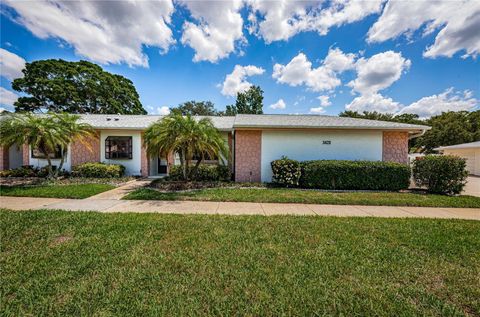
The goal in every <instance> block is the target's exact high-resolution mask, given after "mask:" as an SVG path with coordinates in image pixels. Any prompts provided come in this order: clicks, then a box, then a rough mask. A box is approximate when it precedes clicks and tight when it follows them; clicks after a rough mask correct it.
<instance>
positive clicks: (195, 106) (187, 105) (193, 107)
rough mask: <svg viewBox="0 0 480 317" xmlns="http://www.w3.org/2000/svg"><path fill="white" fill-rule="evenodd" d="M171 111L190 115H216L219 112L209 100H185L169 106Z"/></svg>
mask: <svg viewBox="0 0 480 317" xmlns="http://www.w3.org/2000/svg"><path fill="white" fill-rule="evenodd" d="M170 111H171V112H172V113H178V114H181V115H184V116H186V115H191V116H216V115H219V112H218V111H217V110H216V109H215V105H214V104H213V102H211V101H194V100H192V101H187V102H184V103H182V104H180V105H178V107H176V108H170Z"/></svg>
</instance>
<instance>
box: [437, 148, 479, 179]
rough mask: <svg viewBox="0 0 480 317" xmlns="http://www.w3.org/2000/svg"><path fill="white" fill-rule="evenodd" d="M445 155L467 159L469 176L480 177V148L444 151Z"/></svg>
mask: <svg viewBox="0 0 480 317" xmlns="http://www.w3.org/2000/svg"><path fill="white" fill-rule="evenodd" d="M443 154H445V155H457V156H460V157H463V158H465V159H467V170H468V173H469V174H473V175H477V176H480V148H477V149H445V150H444V151H443Z"/></svg>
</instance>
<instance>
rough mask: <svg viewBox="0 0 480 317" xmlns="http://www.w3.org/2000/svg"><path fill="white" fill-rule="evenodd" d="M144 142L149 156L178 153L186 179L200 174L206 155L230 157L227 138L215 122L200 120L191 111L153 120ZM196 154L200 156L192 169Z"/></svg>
mask: <svg viewBox="0 0 480 317" xmlns="http://www.w3.org/2000/svg"><path fill="white" fill-rule="evenodd" d="M144 144H145V147H146V148H147V155H148V156H149V157H155V156H157V155H159V154H160V155H163V156H167V155H168V153H177V154H178V155H179V158H180V165H181V167H182V172H183V178H184V179H185V180H189V179H190V178H191V177H192V176H193V175H195V174H196V173H197V171H198V167H199V165H200V163H201V162H202V160H203V158H204V157H220V156H224V157H228V148H227V145H226V144H225V140H224V139H223V137H222V135H221V134H220V132H219V131H218V130H217V129H216V128H215V127H214V125H213V123H212V121H211V120H210V119H209V118H203V119H201V120H196V119H195V118H194V117H192V116H191V115H189V114H187V115H186V116H183V115H182V114H179V113H173V114H170V115H169V116H167V117H164V118H163V119H161V120H159V121H157V122H155V123H153V124H152V125H151V126H150V127H148V128H147V130H146V131H145V133H144ZM194 156H199V157H200V159H198V160H197V162H196V164H195V166H194V167H193V168H191V169H190V164H191V161H192V160H193V157H194Z"/></svg>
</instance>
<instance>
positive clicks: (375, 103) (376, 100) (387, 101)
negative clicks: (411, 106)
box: [345, 93, 402, 113]
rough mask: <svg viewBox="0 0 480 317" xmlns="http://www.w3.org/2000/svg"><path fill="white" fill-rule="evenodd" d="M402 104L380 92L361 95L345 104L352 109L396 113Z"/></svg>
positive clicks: (348, 108) (346, 107) (347, 108)
mask: <svg viewBox="0 0 480 317" xmlns="http://www.w3.org/2000/svg"><path fill="white" fill-rule="evenodd" d="M401 106H402V105H401V104H400V103H399V102H396V101H393V99H392V98H388V97H384V96H382V95H381V94H379V93H372V94H367V95H361V96H358V97H356V98H354V99H353V100H352V102H350V103H349V104H347V105H346V106H345V109H346V110H350V111H357V112H363V111H377V112H383V113H395V112H397V111H398V110H399V109H400V107H401Z"/></svg>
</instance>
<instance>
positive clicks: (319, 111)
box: [310, 107, 325, 114]
mask: <svg viewBox="0 0 480 317" xmlns="http://www.w3.org/2000/svg"><path fill="white" fill-rule="evenodd" d="M324 112H325V108H324V107H316V108H310V113H313V114H322V113H324Z"/></svg>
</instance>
